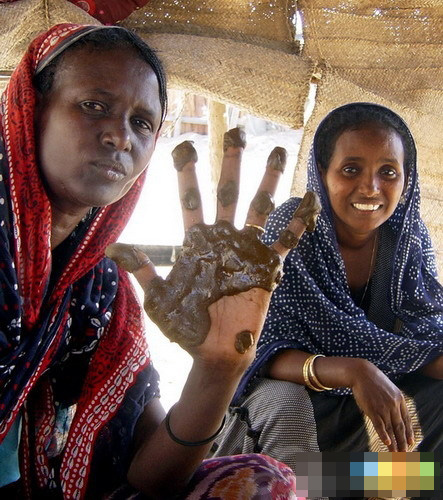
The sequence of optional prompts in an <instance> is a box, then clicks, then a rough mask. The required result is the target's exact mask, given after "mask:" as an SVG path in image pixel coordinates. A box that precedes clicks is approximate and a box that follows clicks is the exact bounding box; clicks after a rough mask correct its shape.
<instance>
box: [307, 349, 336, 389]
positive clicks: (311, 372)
mask: <svg viewBox="0 0 443 500" xmlns="http://www.w3.org/2000/svg"><path fill="white" fill-rule="evenodd" d="M319 357H320V358H324V357H325V356H324V355H323V354H317V355H316V356H315V357H314V358H312V361H311V363H310V364H309V367H308V377H309V378H310V379H311V380H312V382H314V384H315V385H316V386H317V387H318V388H319V389H320V390H321V391H332V389H333V388H332V387H326V386H325V385H323V384H322V383H321V382H320V380H318V378H317V377H316V375H315V372H314V361H315V358H319Z"/></svg>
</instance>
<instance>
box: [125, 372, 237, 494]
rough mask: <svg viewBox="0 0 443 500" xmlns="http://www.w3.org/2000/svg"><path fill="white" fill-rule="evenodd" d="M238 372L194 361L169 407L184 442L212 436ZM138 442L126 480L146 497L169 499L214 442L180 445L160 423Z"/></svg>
mask: <svg viewBox="0 0 443 500" xmlns="http://www.w3.org/2000/svg"><path fill="white" fill-rule="evenodd" d="M240 378H241V373H239V374H234V375H233V374H232V371H230V372H224V371H223V370H217V369H212V370H208V369H206V368H205V369H202V367H199V366H197V365H196V364H195V363H194V365H193V367H192V369H191V371H190V373H189V376H188V379H187V382H186V384H185V386H184V388H183V392H182V394H181V396H180V399H179V400H178V402H177V403H176V404H175V405H174V407H173V408H172V412H171V415H170V422H169V423H170V428H171V430H172V432H173V433H174V435H175V436H177V437H178V438H180V439H181V440H184V441H189V442H196V441H201V440H203V439H206V438H208V437H210V436H212V435H213V434H214V433H216V432H217V430H218V429H219V428H220V425H221V423H222V421H223V418H224V416H225V413H226V410H227V408H228V406H229V403H230V401H231V399H232V397H233V395H234V392H235V389H236V387H237V385H238V383H239V381H240ZM138 442H139V443H141V444H140V446H139V448H138V450H137V452H136V454H135V456H134V459H133V461H132V463H131V466H130V470H129V473H128V480H129V482H130V483H131V484H132V485H133V486H134V487H135V488H137V489H138V490H139V491H141V492H142V493H144V494H146V495H148V496H149V498H162V499H163V498H168V497H169V496H171V497H172V496H173V495H175V494H177V493H180V491H181V490H182V489H183V488H184V487H185V486H186V484H187V483H188V481H189V479H190V478H191V477H192V475H193V473H194V472H195V470H196V469H197V468H198V467H199V466H200V464H201V461H202V460H203V459H204V458H205V457H206V456H207V454H208V452H209V450H210V448H211V445H212V442H210V443H208V444H206V445H202V446H184V445H181V444H178V443H176V442H174V441H173V440H172V439H171V437H170V436H169V435H168V432H167V431H166V427H165V422H164V421H163V422H161V423H160V425H159V426H158V428H157V429H156V430H155V432H153V433H152V434H150V433H147V439H143V436H141V437H139V439H138Z"/></svg>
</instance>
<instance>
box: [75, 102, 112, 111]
mask: <svg viewBox="0 0 443 500" xmlns="http://www.w3.org/2000/svg"><path fill="white" fill-rule="evenodd" d="M80 106H81V107H82V108H83V109H85V110H87V111H105V109H106V108H105V106H104V105H103V104H102V103H100V102H96V101H83V102H82V103H81V104H80Z"/></svg>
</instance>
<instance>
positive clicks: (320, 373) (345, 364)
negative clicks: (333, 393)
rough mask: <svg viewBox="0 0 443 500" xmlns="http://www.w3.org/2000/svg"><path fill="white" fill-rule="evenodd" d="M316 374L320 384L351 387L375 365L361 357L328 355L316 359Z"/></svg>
mask: <svg viewBox="0 0 443 500" xmlns="http://www.w3.org/2000/svg"><path fill="white" fill-rule="evenodd" d="M315 368H316V374H317V377H318V378H319V380H320V381H321V382H322V384H324V385H326V386H330V387H334V388H339V387H349V388H351V389H352V387H353V386H354V385H355V384H356V383H357V381H358V380H359V379H361V377H362V376H364V377H368V376H370V371H371V370H372V369H373V368H375V366H374V365H373V364H372V363H371V362H370V361H368V360H366V359H363V358H349V357H339V356H330V357H325V358H318V359H317V360H316V365H315Z"/></svg>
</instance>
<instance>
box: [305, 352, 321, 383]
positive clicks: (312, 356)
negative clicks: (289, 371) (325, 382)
mask: <svg viewBox="0 0 443 500" xmlns="http://www.w3.org/2000/svg"><path fill="white" fill-rule="evenodd" d="M317 356H319V355H318V354H311V356H309V357H308V358H306V360H305V362H304V363H303V380H304V381H305V385H306V386H307V387H309V389H312V390H313V391H317V392H321V391H322V390H323V389H318V388H317V387H315V385H313V384H312V383H311V380H310V379H309V368H310V366H311V364H312V363H313V361H314V359H315V358H316V357H317Z"/></svg>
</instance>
